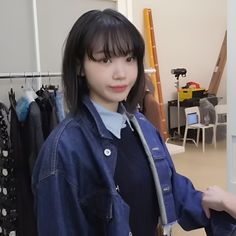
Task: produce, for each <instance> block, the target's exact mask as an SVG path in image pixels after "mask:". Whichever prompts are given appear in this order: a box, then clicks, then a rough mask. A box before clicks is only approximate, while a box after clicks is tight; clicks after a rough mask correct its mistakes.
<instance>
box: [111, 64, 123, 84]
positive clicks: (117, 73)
mask: <svg viewBox="0 0 236 236" xmlns="http://www.w3.org/2000/svg"><path fill="white" fill-rule="evenodd" d="M124 78H125V66H124V65H123V64H122V63H120V62H117V63H115V65H114V71H113V79H117V80H121V79H124Z"/></svg>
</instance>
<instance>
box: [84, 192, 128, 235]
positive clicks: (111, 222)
mask: <svg viewBox="0 0 236 236" xmlns="http://www.w3.org/2000/svg"><path fill="white" fill-rule="evenodd" d="M81 207H82V209H83V211H84V215H85V217H86V219H87V221H88V225H89V226H91V227H90V229H91V228H92V229H93V235H96V236H107V235H113V236H120V235H127V236H128V235H129V233H130V228H129V207H128V205H127V204H126V203H125V202H124V201H123V200H122V199H121V198H120V196H119V195H118V194H117V195H112V194H110V193H98V194H94V195H91V196H90V197H86V199H84V200H83V201H82V202H81ZM91 235H92V234H91Z"/></svg>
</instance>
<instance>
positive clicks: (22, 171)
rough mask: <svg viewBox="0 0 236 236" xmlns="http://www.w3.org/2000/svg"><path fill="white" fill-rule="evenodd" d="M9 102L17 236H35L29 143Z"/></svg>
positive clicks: (13, 107)
mask: <svg viewBox="0 0 236 236" xmlns="http://www.w3.org/2000/svg"><path fill="white" fill-rule="evenodd" d="M9 99H10V102H11V108H10V111H11V122H10V123H11V126H10V137H11V144H12V156H13V158H14V160H15V167H16V172H15V179H16V196H17V198H16V200H17V214H18V216H17V236H37V228H36V220H35V215H34V211H33V193H32V191H31V168H30V165H29V156H28V155H29V151H27V147H29V143H28V144H27V145H26V141H25V140H26V139H27V137H28V134H27V133H25V130H26V128H25V124H23V123H20V122H19V121H18V118H17V114H16V110H15V104H16V102H15V100H14V98H12V97H11V95H9Z"/></svg>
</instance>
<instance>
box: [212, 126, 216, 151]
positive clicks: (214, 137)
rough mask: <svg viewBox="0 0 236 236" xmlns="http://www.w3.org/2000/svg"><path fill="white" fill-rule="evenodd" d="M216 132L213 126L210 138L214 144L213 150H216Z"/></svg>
mask: <svg viewBox="0 0 236 236" xmlns="http://www.w3.org/2000/svg"><path fill="white" fill-rule="evenodd" d="M216 132H217V126H216V125H215V126H214V127H213V136H212V143H214V148H216Z"/></svg>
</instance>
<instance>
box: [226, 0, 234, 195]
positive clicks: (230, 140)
mask: <svg viewBox="0 0 236 236" xmlns="http://www.w3.org/2000/svg"><path fill="white" fill-rule="evenodd" d="M235 8H236V2H235V1H234V0H228V45H227V46H228V67H227V72H228V77H227V82H228V84H227V91H228V93H227V96H228V99H227V100H228V128H227V159H228V188H229V190H230V191H231V192H234V193H235V194H236V171H235V170H236V155H235V153H236V122H235V120H236V110H235V88H236V80H235V78H236V67H235V61H236V44H235V42H236V28H235V22H236V15H235V11H234V9H235Z"/></svg>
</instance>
